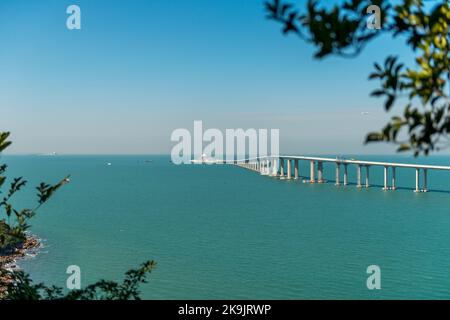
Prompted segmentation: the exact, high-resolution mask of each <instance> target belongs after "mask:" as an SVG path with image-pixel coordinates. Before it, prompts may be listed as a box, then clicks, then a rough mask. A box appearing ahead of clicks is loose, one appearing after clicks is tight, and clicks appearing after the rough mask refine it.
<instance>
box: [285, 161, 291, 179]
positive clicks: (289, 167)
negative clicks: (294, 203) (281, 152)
mask: <svg viewBox="0 0 450 320" xmlns="http://www.w3.org/2000/svg"><path fill="white" fill-rule="evenodd" d="M286 161H287V178H288V179H291V178H292V170H291V165H292V161H291V159H286Z"/></svg>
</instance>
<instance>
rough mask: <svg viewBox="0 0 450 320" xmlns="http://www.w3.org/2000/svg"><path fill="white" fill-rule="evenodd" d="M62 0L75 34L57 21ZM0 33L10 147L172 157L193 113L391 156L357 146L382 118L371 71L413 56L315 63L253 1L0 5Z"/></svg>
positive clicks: (380, 51)
mask: <svg viewBox="0 0 450 320" xmlns="http://www.w3.org/2000/svg"><path fill="white" fill-rule="evenodd" d="M297 3H299V4H302V3H304V1H297ZM71 4H77V5H79V6H80V8H81V13H82V29H81V30H68V29H67V28H66V19H67V16H68V15H67V14H66V8H67V6H69V5H71ZM0 39H1V44H2V50H0V108H1V110H2V113H1V114H2V116H1V119H0V126H1V129H2V130H8V131H11V132H12V134H13V136H12V139H13V140H14V145H13V146H12V147H11V149H10V153H47V152H53V151H55V152H58V153H68V154H92V153H96V154H98V153H105V154H126V153H130V154H141V153H143V154H148V153H159V154H161V153H164V154H167V153H170V150H171V148H172V146H173V143H172V142H171V141H170V134H171V132H172V131H173V130H174V129H176V128H181V127H185V128H188V129H191V128H192V126H193V121H194V120H203V122H204V126H205V127H206V128H213V127H214V128H221V129H224V128H237V127H239V128H279V129H280V135H281V151H282V152H284V153H339V154H343V153H380V152H381V153H389V152H392V150H393V149H392V148H391V147H389V146H386V145H370V146H363V144H362V141H363V138H364V135H365V133H366V132H368V131H371V130H374V129H378V128H380V127H381V126H382V125H383V124H384V122H385V121H386V120H387V119H388V115H386V114H385V113H384V112H383V109H382V100H377V99H373V98H370V97H369V94H370V92H371V90H372V89H373V88H375V87H376V83H375V82H373V83H371V82H369V81H367V76H368V74H369V73H370V72H371V70H372V65H373V62H374V61H382V60H384V58H385V56H386V55H388V54H398V55H399V56H400V57H401V58H402V59H403V60H406V61H408V62H409V61H410V60H411V54H410V52H409V50H408V48H407V47H406V46H405V45H404V43H403V41H401V40H392V39H390V38H386V37H385V38H381V39H378V40H376V41H375V42H373V43H371V44H370V45H369V46H368V47H367V49H366V51H365V52H364V53H363V54H362V55H361V56H360V57H358V58H357V59H342V58H334V57H332V58H327V59H325V60H322V61H316V60H314V59H313V58H312V53H313V48H312V47H311V46H309V45H308V44H305V43H304V42H302V41H301V40H299V39H297V38H295V37H294V36H290V37H284V36H283V35H282V34H281V32H280V26H279V25H277V24H275V23H274V22H271V21H268V20H267V19H266V18H265V12H264V9H263V1H260V0H195V1H194V0H176V1H168V0H148V1H144V0H130V1H111V0H109V1H106V0H88V1H65V0H45V1H44V0H40V1H24V0H11V1H10V0H2V1H1V2H0ZM363 111H368V112H369V115H366V116H362V115H361V112H363ZM389 116H390V115H389Z"/></svg>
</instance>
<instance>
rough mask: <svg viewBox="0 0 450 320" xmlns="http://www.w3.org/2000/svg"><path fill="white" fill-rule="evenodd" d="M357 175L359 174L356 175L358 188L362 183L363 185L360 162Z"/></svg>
mask: <svg viewBox="0 0 450 320" xmlns="http://www.w3.org/2000/svg"><path fill="white" fill-rule="evenodd" d="M356 176H357V177H356V186H357V187H358V188H361V187H362V185H361V165H360V164H358V166H357V172H356Z"/></svg>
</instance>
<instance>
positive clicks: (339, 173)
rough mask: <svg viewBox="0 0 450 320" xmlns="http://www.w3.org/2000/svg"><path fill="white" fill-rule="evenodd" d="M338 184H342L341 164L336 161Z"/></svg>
mask: <svg viewBox="0 0 450 320" xmlns="http://www.w3.org/2000/svg"><path fill="white" fill-rule="evenodd" d="M336 185H337V186H339V185H341V165H340V164H339V163H336Z"/></svg>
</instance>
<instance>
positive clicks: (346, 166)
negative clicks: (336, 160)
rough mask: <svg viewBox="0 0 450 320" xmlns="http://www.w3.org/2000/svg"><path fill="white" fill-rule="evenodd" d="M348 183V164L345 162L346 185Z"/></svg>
mask: <svg viewBox="0 0 450 320" xmlns="http://www.w3.org/2000/svg"><path fill="white" fill-rule="evenodd" d="M346 185H348V164H344V186H346Z"/></svg>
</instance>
